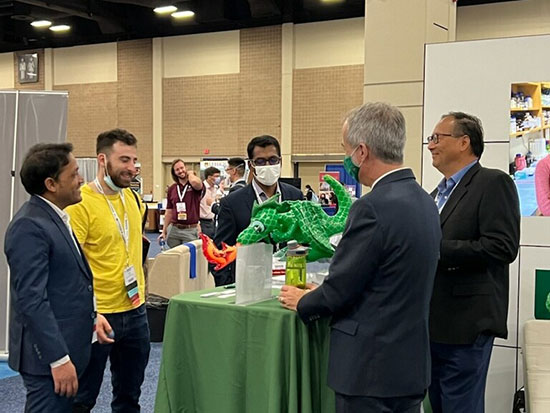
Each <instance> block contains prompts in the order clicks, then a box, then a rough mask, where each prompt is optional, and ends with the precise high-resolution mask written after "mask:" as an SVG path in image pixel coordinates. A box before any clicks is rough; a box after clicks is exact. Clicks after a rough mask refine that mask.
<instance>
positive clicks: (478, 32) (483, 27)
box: [456, 0, 550, 60]
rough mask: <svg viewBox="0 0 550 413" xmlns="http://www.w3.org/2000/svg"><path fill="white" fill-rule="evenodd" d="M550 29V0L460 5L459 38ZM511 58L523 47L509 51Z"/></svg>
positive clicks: (492, 36)
mask: <svg viewBox="0 0 550 413" xmlns="http://www.w3.org/2000/svg"><path fill="white" fill-rule="evenodd" d="M548 33H550V1H548V0H522V1H510V2H505V3H495V4H483V5H479V6H468V7H459V8H458V11H457V17H456V38H457V40H475V39H490V38H503V37H514V36H526V35H536V34H548ZM510 52H511V59H514V58H516V56H513V55H512V54H517V58H519V59H520V60H521V58H522V56H521V51H510Z"/></svg>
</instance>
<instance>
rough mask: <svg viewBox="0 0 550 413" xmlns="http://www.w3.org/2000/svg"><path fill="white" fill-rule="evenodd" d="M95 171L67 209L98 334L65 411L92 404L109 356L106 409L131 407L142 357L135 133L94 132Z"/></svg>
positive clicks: (144, 327)
mask: <svg viewBox="0 0 550 413" xmlns="http://www.w3.org/2000/svg"><path fill="white" fill-rule="evenodd" d="M96 151H97V162H98V172H97V177H96V178H95V179H94V181H93V182H90V183H88V184H86V185H84V186H83V187H82V191H81V192H82V202H80V203H79V204H76V205H72V206H71V207H68V208H67V212H68V213H69V215H70V217H71V226H72V228H73V231H74V233H75V235H76V238H77V239H78V242H79V243H80V245H81V246H82V250H83V251H84V255H85V256H86V258H87V259H88V262H89V263H90V267H91V268H92V272H93V277H94V287H95V288H94V290H95V295H96V299H97V311H98V313H101V314H103V315H104V316H105V319H103V320H100V319H98V323H97V326H96V329H97V331H98V335H99V334H100V333H101V334H106V335H107V337H109V340H108V341H107V342H106V344H99V343H94V344H93V345H92V354H91V357H90V363H89V364H88V367H87V368H86V370H85V371H84V374H83V376H82V378H81V381H80V386H79V389H78V393H77V395H76V398H75V403H74V409H73V412H89V411H91V409H92V408H93V407H94V405H95V403H96V399H97V396H98V394H99V390H100V387H101V382H102V381H103V372H104V370H105V364H106V362H107V359H109V360H110V362H111V373H112V385H113V401H112V403H111V407H112V411H113V412H128V413H129V412H139V411H140V407H139V396H140V393H141V384H142V383H143V379H144V373H145V367H146V366H147V362H148V360H149V348H150V344H149V326H148V324H147V314H146V312H145V280H144V275H143V267H142V265H141V263H142V238H141V236H142V235H141V220H142V217H143V213H144V211H145V208H144V206H143V204H142V203H141V201H139V197H135V196H134V194H133V191H132V190H131V189H130V183H131V182H132V179H133V178H134V176H135V175H136V162H137V139H136V138H135V137H134V135H132V134H131V133H129V132H127V131H125V130H122V129H113V130H110V131H107V132H103V133H101V134H100V135H99V136H98V137H97V146H96Z"/></svg>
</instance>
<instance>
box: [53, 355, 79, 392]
mask: <svg viewBox="0 0 550 413" xmlns="http://www.w3.org/2000/svg"><path fill="white" fill-rule="evenodd" d="M51 370H52V377H53V385H54V391H55V393H56V394H59V395H60V396H65V397H74V396H76V392H77V391H78V376H77V375H76V369H75V367H74V364H73V363H72V361H70V360H69V361H68V362H66V363H65V364H62V365H61V366H58V367H53V368H52V369H51Z"/></svg>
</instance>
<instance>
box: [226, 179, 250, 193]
mask: <svg viewBox="0 0 550 413" xmlns="http://www.w3.org/2000/svg"><path fill="white" fill-rule="evenodd" d="M245 186H246V181H245V180H244V178H241V179H239V180H237V181H235V183H234V184H233V185H231V188H229V193H230V194H231V193H233V192H235V191H238V190H239V189H242V188H244V187H245Z"/></svg>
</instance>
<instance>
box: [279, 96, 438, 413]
mask: <svg viewBox="0 0 550 413" xmlns="http://www.w3.org/2000/svg"><path fill="white" fill-rule="evenodd" d="M342 146H343V148H344V151H345V153H346V158H345V159H344V167H345V168H346V170H347V171H348V172H349V173H350V174H351V175H352V176H353V177H354V178H355V179H356V180H357V181H359V182H361V183H362V184H363V185H367V186H369V187H371V189H372V191H371V192H369V193H368V194H366V195H364V196H363V197H362V198H360V199H359V200H357V201H356V202H355V203H354V204H353V205H352V207H351V210H350V213H349V217H348V220H347V223H346V228H345V230H344V233H343V236H342V239H341V241H340V243H339V244H338V247H337V248H336V252H335V254H334V257H333V260H332V264H331V266H330V269H329V275H328V277H327V278H326V280H325V281H324V283H323V284H322V285H321V286H319V287H317V288H313V287H314V286H313V285H309V286H308V287H309V291H308V290H307V289H306V290H301V289H298V288H295V287H290V286H283V288H282V290H281V294H280V297H279V300H280V301H281V304H282V305H283V306H284V307H286V308H289V309H293V310H296V309H297V311H298V315H299V316H300V318H301V319H302V320H303V321H304V322H305V323H310V322H313V321H315V320H317V319H319V318H321V317H329V316H332V322H331V340H330V356H329V373H328V374H329V377H328V384H329V386H330V387H331V388H332V389H334V391H335V392H336V410H337V412H338V413H348V412H361V413H365V412H372V413H380V412H392V413H413V412H420V405H421V403H422V400H423V398H424V395H425V392H426V389H427V388H428V385H429V383H430V347H429V334H428V312H429V304H430V297H431V292H432V285H433V280H434V275H435V270H436V266H437V260H438V257H439V244H440V241H441V230H440V228H439V216H438V213H437V208H436V207H435V205H434V203H433V200H432V199H431V198H430V196H429V195H428V194H427V193H426V192H425V191H424V190H423V189H422V188H421V187H420V186H419V185H418V183H417V182H416V181H415V177H414V175H413V173H412V171H411V170H410V169H409V168H404V167H403V148H404V146H405V119H404V117H403V115H402V114H401V112H400V111H399V110H398V109H397V108H395V107H392V106H390V105H387V104H384V103H367V104H365V105H363V106H361V107H359V108H357V109H355V110H354V111H352V113H351V114H350V115H349V117H348V118H347V120H346V121H345V123H344V127H343V142H342Z"/></svg>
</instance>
